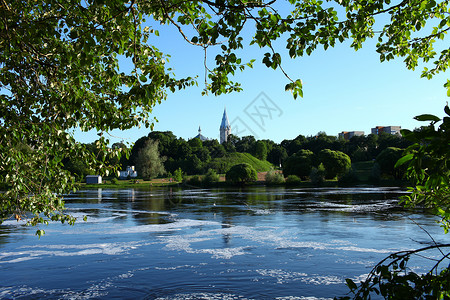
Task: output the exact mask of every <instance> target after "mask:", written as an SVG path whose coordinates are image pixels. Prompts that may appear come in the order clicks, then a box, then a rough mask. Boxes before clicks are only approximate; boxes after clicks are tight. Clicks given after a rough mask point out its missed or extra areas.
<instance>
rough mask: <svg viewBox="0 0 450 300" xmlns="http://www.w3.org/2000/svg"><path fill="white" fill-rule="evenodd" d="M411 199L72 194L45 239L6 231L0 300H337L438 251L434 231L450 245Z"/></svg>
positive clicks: (368, 193)
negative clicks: (412, 253)
mask: <svg viewBox="0 0 450 300" xmlns="http://www.w3.org/2000/svg"><path fill="white" fill-rule="evenodd" d="M404 193H405V192H404V191H403V190H401V189H399V188H378V187H376V188H374V187H359V188H309V189H304V188H284V187H273V188H272V187H263V186H261V187H248V188H242V189H232V188H227V189H182V188H156V187H153V188H149V189H120V190H114V189H98V190H82V191H79V192H77V193H74V194H71V195H69V196H67V197H66V206H67V208H68V212H69V213H71V214H73V215H75V216H79V217H80V218H79V221H77V223H76V225H74V226H70V225H66V224H58V223H52V224H50V225H49V226H44V227H42V229H44V230H45V231H46V234H45V235H44V236H43V237H41V238H40V239H38V237H37V236H35V235H34V233H35V231H36V228H30V227H27V226H24V224H23V223H18V222H16V221H13V220H8V221H6V222H4V223H3V225H0V298H2V299H111V298H119V299H302V300H312V299H332V298H333V297H334V296H342V295H345V294H346V293H347V292H348V289H347V287H346V286H345V278H352V279H354V280H357V281H358V280H360V279H363V278H364V276H365V275H367V273H368V272H369V271H370V269H371V267H372V266H373V265H374V264H375V263H377V262H378V261H379V260H381V259H382V258H384V257H385V256H387V255H388V254H389V253H391V252H394V251H399V250H406V249H413V248H419V247H422V246H423V245H425V244H431V239H430V238H429V236H428V234H430V235H432V236H433V238H434V239H435V240H436V241H437V242H442V243H444V242H446V243H448V242H450V237H449V236H446V235H444V234H443V230H442V229H441V228H440V227H439V225H437V224H436V220H437V219H436V217H434V216H432V215H429V214H427V213H426V212H424V211H422V210H409V211H405V210H403V209H401V208H400V207H399V205H398V197H399V196H401V195H403V194H404ZM84 215H86V216H87V218H88V219H87V221H86V222H84V221H82V220H81V219H82V217H83V216H84ZM419 225H420V227H419ZM421 228H422V229H421ZM425 230H426V231H427V232H426V231H425ZM430 255H434V254H430ZM436 255H437V254H436ZM426 265H427V261H424V262H423V261H420V262H418V264H417V269H415V271H419V272H420V270H421V268H425V267H426ZM423 270H425V269H423Z"/></svg>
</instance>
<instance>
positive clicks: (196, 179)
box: [186, 175, 202, 186]
mask: <svg viewBox="0 0 450 300" xmlns="http://www.w3.org/2000/svg"><path fill="white" fill-rule="evenodd" d="M186 183H187V184H190V185H195V186H200V185H202V178H201V177H200V176H199V175H194V176H192V177H189V178H186Z"/></svg>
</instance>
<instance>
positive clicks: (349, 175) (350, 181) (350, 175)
mask: <svg viewBox="0 0 450 300" xmlns="http://www.w3.org/2000/svg"><path fill="white" fill-rule="evenodd" d="M358 181H359V179H358V176H357V175H356V172H355V171H354V170H353V169H352V168H350V169H349V170H347V172H345V173H344V174H343V175H342V176H340V177H339V180H338V183H339V185H344V186H349V185H354V184H356V183H358Z"/></svg>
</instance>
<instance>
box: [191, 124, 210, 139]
mask: <svg viewBox="0 0 450 300" xmlns="http://www.w3.org/2000/svg"><path fill="white" fill-rule="evenodd" d="M194 139H200V141H207V140H209V139H208V138H207V137H205V136H204V135H202V129H201V128H200V126H198V134H197V135H196V136H194Z"/></svg>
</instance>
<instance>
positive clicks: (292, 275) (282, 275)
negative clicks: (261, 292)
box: [255, 269, 308, 284]
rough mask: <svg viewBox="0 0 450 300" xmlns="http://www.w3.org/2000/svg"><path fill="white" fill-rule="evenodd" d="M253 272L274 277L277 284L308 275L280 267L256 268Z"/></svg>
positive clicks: (297, 279)
mask: <svg viewBox="0 0 450 300" xmlns="http://www.w3.org/2000/svg"><path fill="white" fill-rule="evenodd" d="M255 272H256V273H258V274H259V275H261V276H264V277H272V278H275V279H276V280H277V283H278V284H284V283H287V282H293V281H299V280H301V278H303V277H305V276H308V274H306V273H300V272H289V271H284V270H281V269H258V270H255Z"/></svg>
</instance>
